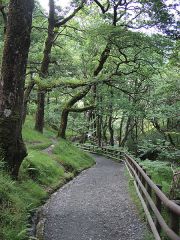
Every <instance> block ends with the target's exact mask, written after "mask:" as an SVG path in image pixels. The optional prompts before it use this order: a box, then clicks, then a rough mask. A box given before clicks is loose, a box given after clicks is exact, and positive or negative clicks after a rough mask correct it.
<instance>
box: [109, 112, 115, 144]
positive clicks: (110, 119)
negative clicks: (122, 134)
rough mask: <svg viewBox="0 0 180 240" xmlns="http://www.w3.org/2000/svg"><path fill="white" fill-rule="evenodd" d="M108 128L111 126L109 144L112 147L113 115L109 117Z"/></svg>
mask: <svg viewBox="0 0 180 240" xmlns="http://www.w3.org/2000/svg"><path fill="white" fill-rule="evenodd" d="M108 126H109V133H110V140H109V143H110V145H111V146H114V129H113V126H112V115H110V116H109V122H108Z"/></svg>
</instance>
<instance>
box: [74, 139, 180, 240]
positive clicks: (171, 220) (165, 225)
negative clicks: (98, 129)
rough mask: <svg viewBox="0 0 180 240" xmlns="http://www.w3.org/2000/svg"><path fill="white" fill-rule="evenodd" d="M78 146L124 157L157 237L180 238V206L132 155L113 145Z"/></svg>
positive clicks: (108, 155)
mask: <svg viewBox="0 0 180 240" xmlns="http://www.w3.org/2000/svg"><path fill="white" fill-rule="evenodd" d="M78 146H79V147H80V148H82V149H83V150H85V151H89V152H92V153H99V154H103V155H105V156H107V157H110V158H113V159H116V160H119V161H122V159H123V160H124V162H125V164H126V166H127V168H128V171H129V172H130V174H131V175H132V177H133V178H134V183H135V187H136V190H137V192H138V195H139V198H140V200H141V203H142V205H143V208H144V210H145V213H146V215H147V219H148V222H149V224H150V227H151V230H152V232H153V234H154V237H155V239H156V240H160V239H161V237H160V236H161V235H162V234H163V236H164V235H165V236H166V237H168V238H169V239H171V240H180V236H179V233H180V206H179V205H178V204H177V202H176V201H173V200H170V199H169V198H168V197H167V196H166V195H165V194H164V193H163V192H162V191H161V188H162V187H161V186H159V185H156V184H155V183H154V182H153V181H152V180H151V176H149V175H148V174H147V173H146V170H145V169H143V168H142V167H141V166H140V165H139V164H138V163H137V162H136V161H135V160H134V159H133V158H132V157H131V156H129V155H128V154H127V153H124V152H123V151H122V150H119V149H115V148H114V149H113V148H112V147H98V146H96V145H90V144H84V145H82V144H78ZM166 239H167V238H166Z"/></svg>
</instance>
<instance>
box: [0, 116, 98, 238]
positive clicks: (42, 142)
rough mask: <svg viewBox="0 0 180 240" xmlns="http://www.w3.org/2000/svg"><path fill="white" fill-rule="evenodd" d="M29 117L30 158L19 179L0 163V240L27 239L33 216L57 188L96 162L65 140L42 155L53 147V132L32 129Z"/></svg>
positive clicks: (27, 135)
mask: <svg viewBox="0 0 180 240" xmlns="http://www.w3.org/2000/svg"><path fill="white" fill-rule="evenodd" d="M33 125H34V121H33V118H32V117H28V119H27V121H26V124H25V125H24V128H23V137H24V139H25V142H26V144H27V148H28V156H27V157H26V158H25V160H24V161H23V163H22V165H21V169H20V174H19V180H18V181H13V180H12V179H11V178H10V176H9V175H8V174H7V173H5V172H4V171H3V170H2V167H1V164H0V239H1V240H24V239H28V236H27V230H28V227H29V219H30V216H31V213H32V212H34V211H35V210H36V208H37V207H38V206H40V205H41V204H42V203H43V202H44V201H45V199H47V197H48V196H49V194H50V193H51V192H53V191H54V190H55V189H57V187H59V186H62V185H63V184H64V183H65V182H66V181H67V180H69V179H71V178H72V177H73V176H75V174H77V173H78V172H80V171H82V170H83V169H86V168H88V167H90V166H92V165H93V163H94V161H93V160H92V159H91V157H89V156H88V155H86V154H85V153H84V152H82V151H80V150H79V149H78V148H76V147H75V146H73V145H72V144H71V143H69V142H66V141H64V140H60V141H58V142H57V145H56V146H55V149H54V153H53V154H52V155H48V154H47V153H44V152H42V149H44V148H47V147H48V146H50V145H51V144H52V140H51V139H52V137H53V138H54V136H55V135H54V132H53V131H51V129H47V128H46V129H45V132H44V135H42V134H40V133H37V132H36V131H35V130H34V129H33Z"/></svg>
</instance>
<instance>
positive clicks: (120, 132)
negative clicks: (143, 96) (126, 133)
mask: <svg viewBox="0 0 180 240" xmlns="http://www.w3.org/2000/svg"><path fill="white" fill-rule="evenodd" d="M123 123H124V116H122V118H121V122H120V126H119V147H120V146H121V140H122V133H123Z"/></svg>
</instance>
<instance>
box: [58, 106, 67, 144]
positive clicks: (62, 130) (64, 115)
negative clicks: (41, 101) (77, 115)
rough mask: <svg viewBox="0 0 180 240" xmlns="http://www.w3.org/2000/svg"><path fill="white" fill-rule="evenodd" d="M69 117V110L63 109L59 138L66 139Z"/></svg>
mask: <svg viewBox="0 0 180 240" xmlns="http://www.w3.org/2000/svg"><path fill="white" fill-rule="evenodd" d="M68 115H69V111H68V109H63V111H62V114H61V124H60V128H59V132H58V137H61V138H64V139H66V128H67V122H68Z"/></svg>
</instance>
